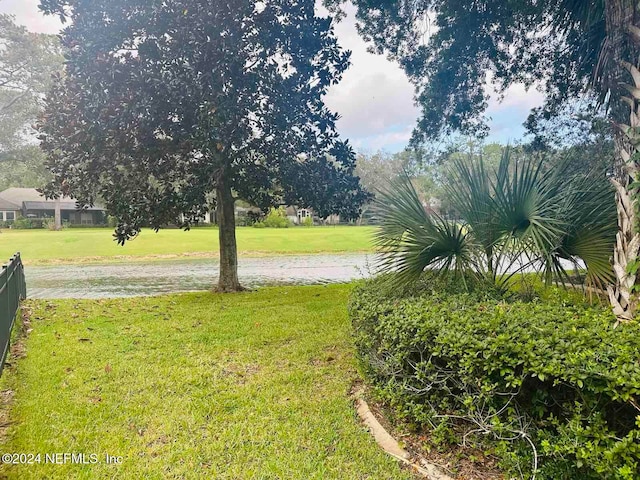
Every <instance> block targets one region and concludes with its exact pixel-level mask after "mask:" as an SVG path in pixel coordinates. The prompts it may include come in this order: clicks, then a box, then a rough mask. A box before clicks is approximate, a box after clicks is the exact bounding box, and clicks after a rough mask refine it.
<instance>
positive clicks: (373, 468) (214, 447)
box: [0, 285, 409, 480]
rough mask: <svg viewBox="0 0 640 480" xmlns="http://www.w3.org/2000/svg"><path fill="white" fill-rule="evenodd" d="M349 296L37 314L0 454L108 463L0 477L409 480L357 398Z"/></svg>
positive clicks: (168, 299)
mask: <svg viewBox="0 0 640 480" xmlns="http://www.w3.org/2000/svg"><path fill="white" fill-rule="evenodd" d="M349 289H350V287H349V286H347V285H332V286H318V287H287V288H265V289H261V290H259V291H257V292H249V293H243V294H236V295H226V296H223V295H216V294H211V293H196V294H187V295H172V296H164V297H156V298H136V299H128V300H122V299H118V300H101V301H55V302H45V301H40V302H37V301H31V302H29V303H28V304H27V305H28V306H29V307H30V308H31V309H32V317H31V318H32V328H33V331H32V332H31V333H30V334H29V337H28V339H27V341H26V353H27V355H26V357H25V358H22V359H20V360H19V361H18V362H17V366H16V367H15V368H13V367H12V368H10V369H8V370H6V371H5V372H4V374H3V376H2V378H1V379H0V384H1V385H0V386H1V387H2V388H1V389H2V391H6V390H7V389H10V390H13V391H15V398H14V401H13V406H12V408H11V410H10V411H9V415H10V419H11V421H12V422H11V424H10V427H9V429H8V431H7V440H6V442H5V444H4V445H2V446H1V447H0V451H2V452H23V453H34V454H35V453H41V454H42V455H43V458H44V454H45V453H47V452H62V453H64V452H74V453H85V454H91V453H96V454H98V456H99V459H100V463H97V464H95V465H71V464H65V465H51V464H49V465H46V464H41V465H31V466H24V465H21V466H10V467H8V466H6V465H5V466H2V467H0V477H1V476H2V475H3V474H4V475H6V476H8V477H9V478H16V479H18V478H20V479H29V478H43V479H44V478H47V479H55V478H60V479H67V478H92V479H93V478H105V479H106V478H145V479H166V478H181V479H182V478H185V479H186V478H193V479H201V478H215V479H225V478H228V479H263V478H264V479H267V478H269V479H271V478H273V479H276V478H279V479H280V478H281V479H305V480H306V479H406V478H409V474H408V473H407V472H405V471H402V470H401V469H400V468H399V467H398V465H397V463H396V461H395V460H393V459H391V458H390V457H388V456H386V454H384V453H383V452H382V451H381V450H380V449H379V447H378V446H377V445H376V443H375V442H374V440H373V439H372V438H371V437H370V435H369V433H367V432H366V431H365V429H364V428H363V427H362V426H361V424H360V422H359V420H358V419H357V416H356V414H355V411H354V408H353V405H352V400H351V399H350V398H349V391H350V388H351V386H352V382H353V381H354V378H355V377H356V372H355V367H354V357H353V352H352V347H351V337H350V326H349V324H348V319H347V314H346V308H345V305H346V302H347V296H348V293H349ZM106 454H109V455H112V456H113V455H117V456H122V457H123V463H122V465H119V466H117V465H107V464H105V463H104V461H103V457H104V456H105V455H106Z"/></svg>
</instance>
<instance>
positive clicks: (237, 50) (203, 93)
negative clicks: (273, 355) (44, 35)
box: [40, 0, 368, 291]
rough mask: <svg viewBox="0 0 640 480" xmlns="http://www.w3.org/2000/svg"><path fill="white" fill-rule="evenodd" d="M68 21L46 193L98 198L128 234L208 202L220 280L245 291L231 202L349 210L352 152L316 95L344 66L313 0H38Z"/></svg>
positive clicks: (52, 101) (356, 192)
mask: <svg viewBox="0 0 640 480" xmlns="http://www.w3.org/2000/svg"><path fill="white" fill-rule="evenodd" d="M41 8H42V9H43V10H44V12H45V13H48V14H55V15H59V16H60V17H61V18H62V19H64V20H70V22H71V23H70V25H69V26H68V27H67V28H66V29H65V30H64V31H63V34H62V39H63V44H64V46H65V47H66V49H67V51H68V54H67V63H66V69H65V73H64V75H62V76H61V77H60V78H59V79H58V81H57V83H56V85H55V87H54V88H53V89H52V91H51V93H50V95H49V99H48V107H47V110H46V113H45V115H44V117H43V120H42V122H41V126H40V128H41V140H42V145H43V147H44V149H45V150H46V152H47V153H48V156H49V161H48V166H49V168H50V169H51V171H52V173H53V174H54V177H55V179H54V181H53V182H52V183H51V185H49V186H48V187H47V189H46V193H47V194H48V195H49V196H59V195H61V194H70V195H72V196H74V197H75V198H76V199H77V200H78V202H79V204H80V205H89V204H91V203H93V202H94V201H95V199H96V198H101V199H102V200H103V201H104V202H105V203H106V206H107V209H108V210H109V211H110V212H111V213H112V214H113V215H115V216H116V217H117V219H118V221H119V224H118V226H117V228H116V233H115V235H116V237H117V240H118V241H119V242H121V243H124V242H125V241H126V240H129V239H131V238H132V237H134V236H135V235H137V234H138V232H139V231H140V229H141V227H142V226H143V225H145V224H149V225H150V226H151V227H153V228H156V229H157V228H160V227H161V226H163V225H166V224H168V223H174V224H178V225H180V226H182V227H184V228H189V227H190V226H191V225H193V224H194V223H196V222H198V220H199V219H200V218H201V217H202V216H203V215H205V214H207V213H208V210H209V205H212V204H214V205H215V209H216V216H217V222H218V225H219V241H220V279H219V284H218V289H219V290H220V291H236V290H239V289H241V286H240V283H239V281H238V275H237V247H236V236H235V218H234V202H235V201H236V199H242V200H245V201H248V202H250V203H252V204H254V205H257V206H260V207H262V208H267V207H268V206H270V205H276V204H282V203H285V204H297V205H301V206H305V207H313V208H314V209H315V210H316V212H317V213H318V214H319V215H320V216H328V215H329V214H340V215H342V216H343V217H357V216H358V214H359V209H360V206H361V205H362V204H363V203H364V201H366V200H367V197H368V194H367V193H365V192H364V191H363V190H362V189H361V187H360V184H359V181H358V178H357V177H356V176H355V175H354V174H353V170H354V168H355V155H354V152H353V151H352V149H351V147H350V146H349V144H348V143H347V142H343V141H341V140H340V139H339V138H338V135H337V133H336V129H335V122H336V120H337V118H338V116H337V114H335V113H333V112H331V111H329V110H328V109H327V108H326V106H325V105H324V103H323V96H324V94H325V93H326V91H327V88H328V87H329V86H331V85H332V84H335V83H336V82H338V81H339V79H340V77H341V74H342V72H343V71H344V70H345V69H346V68H347V67H348V63H349V52H346V51H343V50H342V49H341V48H340V47H339V46H338V44H337V41H336V38H335V35H334V32H333V28H332V21H331V19H330V18H323V17H319V16H316V14H315V10H314V1H313V0H264V1H259V2H256V1H253V0H234V1H233V2H228V1H222V0H166V1H161V2H160V1H153V2H150V1H149V0H110V1H109V2H103V1H97V0H89V1H86V0H41Z"/></svg>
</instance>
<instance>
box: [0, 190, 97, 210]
mask: <svg viewBox="0 0 640 480" xmlns="http://www.w3.org/2000/svg"><path fill="white" fill-rule="evenodd" d="M5 203H6V204H7V205H8V206H11V207H12V209H13V208H15V209H16V210H21V209H22V204H23V203H24V205H25V208H26V209H27V210H53V209H54V208H55V200H47V198H45V196H44V195H43V194H41V193H40V192H38V191H37V190H36V189H35V188H17V187H12V188H7V189H6V190H4V191H3V192H0V209H2V208H3V207H2V205H3V204H5ZM60 209H61V210H77V207H76V201H75V200H74V199H73V198H71V197H61V198H60ZM88 210H94V211H95V210H104V208H103V207H102V206H100V205H94V206H93V208H89V209H88Z"/></svg>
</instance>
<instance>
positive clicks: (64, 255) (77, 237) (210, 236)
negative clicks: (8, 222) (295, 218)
mask: <svg viewBox="0 0 640 480" xmlns="http://www.w3.org/2000/svg"><path fill="white" fill-rule="evenodd" d="M373 231H374V229H373V227H356V226H335V227H331V226H330V227H312V228H305V227H292V228H282V229H275V228H274V229H271V228H263V229H258V228H253V227H240V228H238V230H237V239H238V250H239V254H240V255H245V256H246V255H273V254H295V253H300V254H312V253H348V252H361V251H369V250H371V248H372V247H371V245H372V244H371V240H372V234H373ZM17 251H20V252H21V253H22V256H23V260H24V262H25V263H26V264H31V265H33V264H42V263H77V262H91V261H94V262H105V261H106V262H108V261H119V260H120V261H122V260H127V261H130V260H136V259H141V260H142V259H148V258H153V257H160V258H162V257H163V256H165V257H175V256H182V255H189V256H215V255H217V253H218V230H217V229H216V228H194V229H192V230H190V231H188V232H185V231H183V230H177V229H176V230H160V231H159V232H158V233H156V232H154V231H153V230H148V229H147V230H143V231H142V232H141V234H140V235H139V236H138V237H137V238H135V239H134V240H132V241H130V242H127V243H126V244H125V245H124V246H119V245H118V244H117V243H116V242H115V241H114V239H113V229H110V228H100V229H94V228H91V229H75V228H69V229H66V230H63V231H60V232H53V231H49V230H7V229H4V230H2V232H1V233H0V258H2V259H6V258H9V257H10V256H11V255H13V254H14V253H15V252H17Z"/></svg>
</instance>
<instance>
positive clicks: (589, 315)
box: [350, 274, 640, 480]
mask: <svg viewBox="0 0 640 480" xmlns="http://www.w3.org/2000/svg"><path fill="white" fill-rule="evenodd" d="M388 280H389V278H379V279H376V280H371V281H369V282H367V283H365V284H363V285H362V286H360V287H359V288H358V289H357V290H356V291H355V292H354V295H353V298H352V301H351V306H350V312H351V318H352V321H353V324H354V329H355V332H356V343H357V348H358V352H359V355H360V359H361V361H362V365H363V371H364V372H365V374H366V377H367V379H368V380H369V381H370V383H371V385H372V387H373V388H372V391H371V393H372V395H373V396H374V398H376V399H377V400H378V401H380V402H381V403H382V404H383V405H384V406H386V407H387V408H388V409H387V412H388V413H391V414H392V417H391V420H392V424H395V425H396V426H397V425H401V426H402V428H401V430H402V429H404V430H405V431H409V432H413V434H412V436H411V437H410V438H411V442H412V443H413V447H414V448H416V445H420V446H421V447H422V449H424V450H426V451H428V450H430V449H436V450H438V449H440V451H441V452H444V453H445V454H446V453H447V452H451V450H452V446H453V450H454V451H456V452H457V453H458V454H460V453H462V454H463V455H466V456H467V459H468V458H469V457H473V456H475V457H476V458H477V459H478V460H482V457H484V456H485V455H486V456H488V458H489V459H490V462H493V459H498V460H499V462H498V464H499V466H500V467H501V468H502V469H504V471H505V472H508V473H509V475H510V476H515V477H517V478H520V477H522V478H533V475H535V478H538V479H549V480H551V479H594V480H595V479H607V478H611V479H634V478H639V473H638V472H639V471H640V408H639V405H638V395H639V394H640V326H639V325H638V324H637V323H632V324H621V325H619V326H618V327H617V328H614V325H615V317H614V316H613V314H612V313H611V311H610V309H609V308H608V306H606V305H605V306H602V305H598V304H596V305H591V304H589V303H588V302H587V300H586V299H585V298H584V297H582V295H581V294H579V293H576V292H567V291H565V290H561V289H554V288H551V289H545V290H543V291H541V292H540V294H538V295H533V297H532V296H531V290H529V289H526V293H527V295H526V299H523V297H522V295H521V294H519V293H518V292H514V291H513V290H512V291H509V292H506V293H504V292H499V291H496V290H495V289H492V288H490V287H488V286H487V285H486V284H478V285H473V283H472V282H473V281H472V280H469V281H467V283H466V287H464V288H463V287H462V284H461V283H460V282H455V281H448V280H446V279H444V280H443V279H442V278H439V277H437V276H435V275H429V274H427V275H425V276H424V277H423V278H422V280H421V281H419V282H417V283H416V284H415V285H414V286H413V287H411V288H405V289H398V288H395V287H393V286H392V284H390V283H389V281H388ZM421 436H422V442H420V441H416V439H419V438H420V437H421ZM459 445H466V446H467V447H468V448H467V449H466V451H465V450H460V449H459V448H457V446H459ZM474 450H475V451H474ZM478 451H479V452H481V454H478V453H477V452H478ZM440 458H446V455H444V456H441V457H440ZM459 466H460V465H459V464H456V462H455V461H452V462H451V463H449V465H448V467H449V468H450V469H452V470H456V469H457V468H459ZM467 478H474V477H467ZM477 478H482V476H479V477H477Z"/></svg>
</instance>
